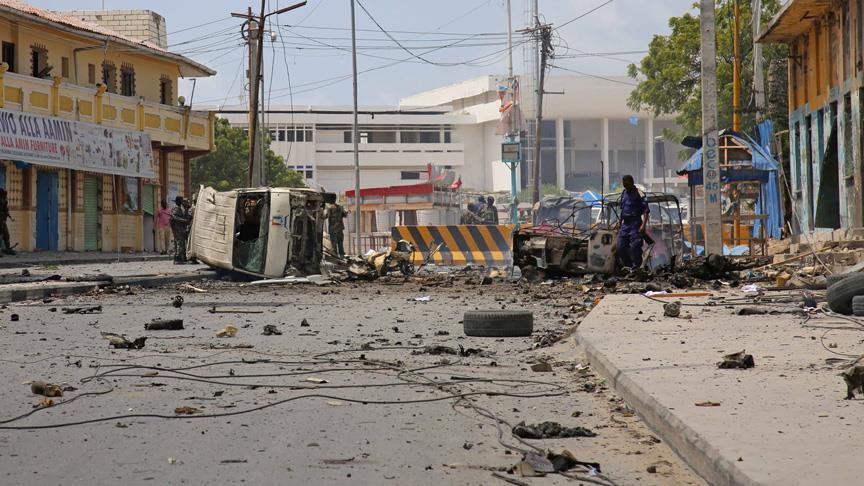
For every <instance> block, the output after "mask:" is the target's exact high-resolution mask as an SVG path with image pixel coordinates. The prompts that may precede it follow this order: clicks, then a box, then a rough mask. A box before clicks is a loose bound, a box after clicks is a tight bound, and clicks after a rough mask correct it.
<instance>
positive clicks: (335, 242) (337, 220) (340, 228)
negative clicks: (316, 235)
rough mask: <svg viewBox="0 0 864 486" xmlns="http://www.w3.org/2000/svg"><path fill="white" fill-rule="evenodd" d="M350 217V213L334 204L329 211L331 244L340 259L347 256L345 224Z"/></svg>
mask: <svg viewBox="0 0 864 486" xmlns="http://www.w3.org/2000/svg"><path fill="white" fill-rule="evenodd" d="M347 217H348V211H345V208H343V207H342V206H340V205H339V203H334V204H333V205H332V206H330V209H328V210H327V231H328V232H329V233H330V244H331V246H332V247H333V251H335V252H336V253H338V254H339V257H340V258H341V257H344V256H345V222H344V221H343V220H344V219H345V218H347Z"/></svg>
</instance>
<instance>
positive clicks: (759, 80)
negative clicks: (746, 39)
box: [750, 0, 765, 121]
mask: <svg viewBox="0 0 864 486" xmlns="http://www.w3.org/2000/svg"><path fill="white" fill-rule="evenodd" d="M750 10H751V11H752V13H753V96H754V97H755V98H756V120H757V121H762V119H763V118H764V116H765V75H764V73H763V66H762V44H760V43H758V42H756V39H757V38H758V37H759V30H760V29H761V28H762V2H761V0H753V3H752V5H751V7H750Z"/></svg>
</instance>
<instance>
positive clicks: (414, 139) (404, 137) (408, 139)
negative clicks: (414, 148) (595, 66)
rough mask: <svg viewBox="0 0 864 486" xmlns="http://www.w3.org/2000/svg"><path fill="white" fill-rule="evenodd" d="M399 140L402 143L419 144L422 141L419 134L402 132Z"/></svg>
mask: <svg viewBox="0 0 864 486" xmlns="http://www.w3.org/2000/svg"><path fill="white" fill-rule="evenodd" d="M399 140H400V141H401V142H402V143H418V142H419V141H420V133H419V132H400V133H399Z"/></svg>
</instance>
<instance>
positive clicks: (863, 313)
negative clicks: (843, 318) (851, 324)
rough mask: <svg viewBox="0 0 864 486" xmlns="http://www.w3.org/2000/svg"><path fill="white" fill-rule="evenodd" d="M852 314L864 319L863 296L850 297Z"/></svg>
mask: <svg viewBox="0 0 864 486" xmlns="http://www.w3.org/2000/svg"><path fill="white" fill-rule="evenodd" d="M852 314H853V315H856V316H858V317H864V295H856V296H855V297H852Z"/></svg>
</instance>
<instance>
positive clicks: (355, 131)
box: [348, 0, 361, 255]
mask: <svg viewBox="0 0 864 486" xmlns="http://www.w3.org/2000/svg"><path fill="white" fill-rule="evenodd" d="M348 1H349V2H351V67H352V72H351V74H352V78H353V84H354V127H353V130H352V134H351V140H353V141H354V234H355V236H356V238H355V241H356V243H357V248H356V251H357V254H358V255H360V254H361V250H360V243H361V238H360V223H361V221H360V220H361V218H360V146H359V145H358V144H359V142H360V140H359V137H360V134H359V130H358V129H357V27H356V22H355V19H354V0H348Z"/></svg>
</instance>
